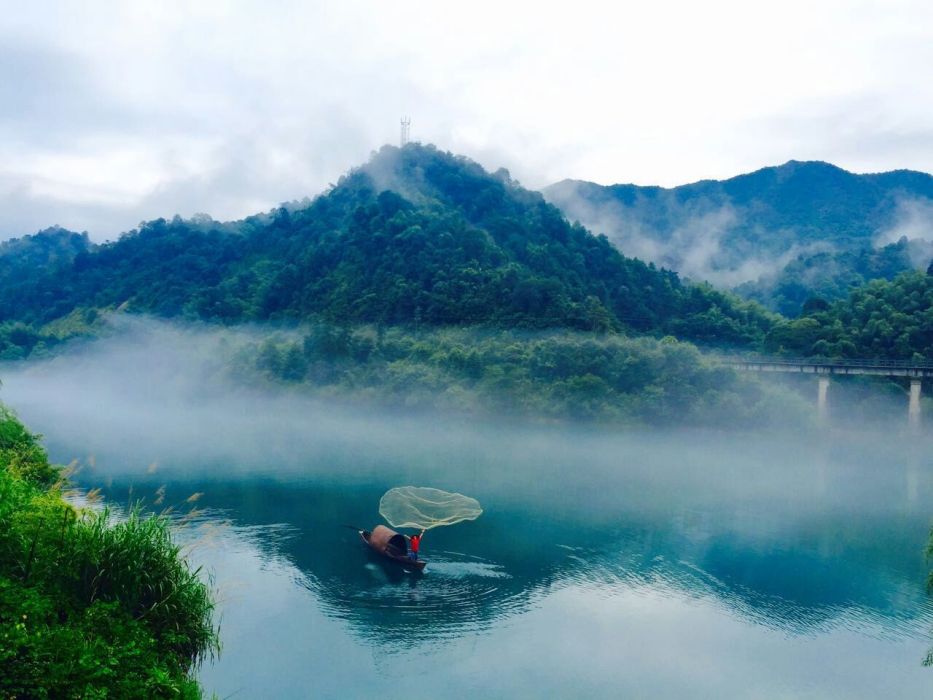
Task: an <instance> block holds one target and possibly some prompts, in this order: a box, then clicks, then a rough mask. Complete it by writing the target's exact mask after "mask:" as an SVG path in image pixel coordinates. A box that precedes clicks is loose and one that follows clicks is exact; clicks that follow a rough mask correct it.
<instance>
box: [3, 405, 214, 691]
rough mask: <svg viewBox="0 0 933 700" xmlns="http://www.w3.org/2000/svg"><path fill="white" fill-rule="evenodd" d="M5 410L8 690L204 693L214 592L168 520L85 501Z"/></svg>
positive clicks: (5, 671)
mask: <svg viewBox="0 0 933 700" xmlns="http://www.w3.org/2000/svg"><path fill="white" fill-rule="evenodd" d="M57 477H58V474H57V471H56V470H55V469H54V468H52V467H51V466H50V465H49V463H48V459H47V456H46V454H45V451H44V450H43V449H42V447H41V445H40V444H39V442H38V438H37V436H35V435H33V434H31V433H29V431H28V430H26V429H25V428H24V427H23V426H22V424H21V423H20V422H19V421H18V420H17V419H16V417H15V416H14V415H12V413H11V412H10V411H9V410H8V409H6V408H0V698H31V697H36V698H45V697H62V698H70V697H81V698H106V697H120V698H123V697H181V698H197V697H200V696H201V692H200V688H199V687H198V685H197V683H196V681H195V680H194V679H193V677H192V671H193V669H195V668H196V667H197V666H198V664H199V663H200V662H201V661H202V659H204V658H205V656H207V655H210V654H213V653H215V652H216V651H217V650H218V637H217V630H216V628H215V627H214V625H213V623H212V612H213V602H212V600H211V597H210V593H209V591H208V588H207V586H206V585H205V584H204V583H203V582H202V581H201V580H200V578H199V571H197V570H191V569H189V567H188V565H187V564H186V562H185V561H184V559H182V558H181V556H180V552H179V548H178V546H177V545H175V544H174V543H173V541H172V538H171V534H170V531H169V525H168V522H167V520H166V519H165V518H162V517H158V516H148V517H143V516H142V515H141V514H140V513H139V512H131V513H130V514H129V517H128V518H126V519H125V520H122V521H120V522H116V521H115V520H114V519H113V518H112V516H111V514H110V513H109V512H108V511H106V510H104V511H91V510H76V509H75V508H74V507H72V506H71V505H70V504H68V503H67V502H66V501H65V500H63V498H62V495H61V491H60V482H56V483H54V484H53V481H55V480H56V479H57Z"/></svg>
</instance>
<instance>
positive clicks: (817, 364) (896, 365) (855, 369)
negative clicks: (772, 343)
mask: <svg viewBox="0 0 933 700" xmlns="http://www.w3.org/2000/svg"><path fill="white" fill-rule="evenodd" d="M716 359H717V360H718V361H719V362H720V363H722V364H724V365H726V366H728V367H732V368H733V369H737V370H741V371H746V372H794V373H799V374H842V375H855V374H868V375H875V376H882V377H913V378H918V379H924V378H933V362H926V361H921V362H914V361H910V360H884V359H851V360H824V359H806V358H775V357H722V356H717V357H716Z"/></svg>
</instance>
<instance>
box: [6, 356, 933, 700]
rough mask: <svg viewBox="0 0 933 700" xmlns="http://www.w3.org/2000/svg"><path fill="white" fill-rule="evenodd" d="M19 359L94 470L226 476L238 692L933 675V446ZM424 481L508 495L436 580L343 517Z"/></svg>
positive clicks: (848, 685)
mask: <svg viewBox="0 0 933 700" xmlns="http://www.w3.org/2000/svg"><path fill="white" fill-rule="evenodd" d="M46 379H48V381H49V382H50V384H49V386H48V391H44V390H43V389H42V387H43V386H44V384H43V382H44V381H46ZM53 379H54V382H53V381H52V380H53ZM5 381H6V385H5V387H4V390H3V391H4V400H6V401H8V402H9V403H11V404H12V405H13V406H16V407H18V408H19V410H20V413H21V415H22V417H23V418H24V419H25V420H26V421H27V422H28V423H29V424H30V425H31V426H32V427H33V428H34V429H36V430H38V431H40V432H42V433H44V434H45V436H46V439H47V442H48V444H49V445H50V449H51V452H52V455H53V457H54V458H55V459H57V460H59V461H62V462H69V461H71V460H72V459H78V460H79V461H80V463H81V465H82V469H81V471H80V472H79V475H78V481H79V482H80V483H81V484H82V485H85V486H100V485H102V486H104V487H105V491H106V493H107V494H108V496H109V498H111V499H113V500H116V501H118V502H126V500H127V499H128V498H129V497H130V496H129V494H130V492H132V494H133V496H132V497H143V498H149V499H150V500H151V499H152V498H153V496H152V494H154V493H155V491H156V489H158V488H159V487H160V486H163V485H164V486H165V487H166V489H167V492H166V502H167V503H173V504H177V505H178V506H179V508H180V510H182V511H184V510H185V509H186V508H190V506H189V505H187V503H186V499H187V498H188V497H189V496H191V495H192V494H194V493H202V494H203V495H202V496H200V497H199V499H198V500H197V506H198V508H199V509H200V513H198V514H196V515H195V516H194V517H190V518H187V519H186V523H183V524H182V530H181V533H182V534H181V536H182V537H183V538H184V539H185V541H186V542H187V543H188V544H189V545H190V547H191V556H192V558H193V560H194V561H195V562H196V563H198V564H202V565H204V567H205V569H206V570H208V571H210V572H212V574H213V576H214V582H215V586H216V588H217V591H218V595H219V597H220V600H221V612H222V637H223V645H224V649H223V653H222V655H221V657H220V658H219V660H217V661H215V662H214V663H211V664H206V665H205V666H204V668H203V669H202V672H201V678H202V680H203V683H204V684H205V686H206V687H207V689H208V690H209V691H214V692H216V693H217V694H218V695H219V696H221V697H227V696H233V697H243V698H252V697H277V698H306V697H325V698H350V697H373V698H410V697H423V696H424V695H425V688H430V695H432V696H438V697H444V698H477V697H514V698H541V697H646V698H647V697H650V698H675V697H676V698H683V697H691V698H694V697H701V698H722V697H743V698H748V697H761V698H776V697H788V698H790V697H793V698H800V697H813V698H880V697H928V696H930V694H931V693H933V670H927V669H924V668H922V667H921V665H920V662H921V660H922V658H923V656H924V654H925V652H926V649H927V648H928V646H930V643H931V641H930V630H931V628H933V607H931V605H930V601H929V600H928V598H927V596H926V594H925V593H924V589H923V583H924V577H925V564H924V560H923V555H922V550H923V546H924V543H925V538H926V534H927V532H928V529H929V525H930V522H931V517H933V465H931V462H930V459H929V458H928V457H927V456H926V455H929V454H930V450H929V444H928V443H924V444H923V445H916V446H914V447H913V448H910V447H909V446H908V445H906V443H905V442H904V441H901V440H896V439H894V438H895V437H896V436H887V437H882V438H881V439H875V438H872V437H870V436H867V435H863V434H856V433H851V432H848V433H840V432H831V433H828V434H826V435H823V436H818V437H816V438H812V439H803V438H801V437H800V436H794V435H764V434H762V435H743V434H734V433H712V432H708V433H697V432H669V433H639V432H630V433H625V434H610V433H600V432H592V431H591V432H587V431H570V430H567V429H558V428H553V429H527V428H516V427H508V426H504V427H503V426H499V427H489V426H487V427H477V426H465V425H462V424H461V425H457V424H454V423H445V422H443V421H441V420H438V419H435V418H432V419H424V418H423V419H413V418H401V417H395V418H392V417H386V416H379V417H376V416H369V417H362V416H359V415H356V416H353V415H351V414H349V413H341V412H340V411H338V410H335V409H333V408H328V407H326V406H323V405H320V404H313V403H310V402H305V401H302V400H299V399H284V398H283V399H269V398H257V397H250V396H247V395H238V396H235V397H222V399H221V398H220V397H215V398H214V399H211V400H205V401H200V402H197V403H191V402H188V403H185V402H181V403H169V402H166V401H161V400H160V399H159V396H160V394H159V392H160V390H159V389H158V387H155V386H149V387H148V389H147V391H149V394H148V400H147V401H140V400H138V399H139V397H138V395H136V394H133V392H129V393H126V392H124V390H123V389H121V388H119V387H117V388H113V387H111V388H110V389H108V392H109V393H107V394H106V395H98V396H94V395H92V394H86V396H87V397H88V399H87V401H86V402H82V403H81V404H80V405H72V404H66V403H63V402H61V401H56V400H55V399H54V397H55V396H56V392H55V391H53V388H55V389H56V390H57V389H60V388H61V384H62V382H63V381H64V380H63V378H62V377H53V378H48V377H45V375H42V374H41V373H40V374H39V375H35V374H33V375H23V376H22V377H16V376H13V377H10V378H5ZM53 385H54V386H53ZM74 388H75V387H72V389H74ZM85 388H86V389H87V387H85ZM118 396H119V397H122V398H120V399H119V401H118V400H117V399H116V398H115V397H118ZM163 398H164V397H163ZM212 401H213V403H212ZM409 483H410V484H417V485H431V486H436V487H439V488H445V489H450V490H455V491H462V492H464V493H467V494H469V495H472V496H475V497H476V498H478V499H479V500H480V502H481V503H482V504H483V506H484V507H485V509H486V512H485V514H484V515H483V516H482V517H481V518H480V519H479V520H477V521H475V522H473V523H466V524H462V525H458V526H455V527H450V528H441V529H438V530H433V531H431V532H429V533H428V535H427V536H426V538H425V541H424V551H423V554H424V557H425V558H426V559H428V560H429V562H430V563H429V565H428V568H427V569H426V571H425V574H424V575H423V576H418V575H413V574H409V573H406V572H404V571H401V570H399V569H397V568H395V567H394V566H391V565H389V563H387V562H383V561H381V560H380V559H378V558H376V557H374V556H373V555H371V554H370V553H369V552H368V551H367V550H366V549H365V548H364V547H362V546H361V545H360V543H359V541H358V539H357V535H356V533H355V532H354V531H353V530H351V529H349V528H346V527H344V525H360V526H364V527H371V526H372V525H374V524H376V523H377V522H378V513H377V506H378V501H379V497H380V496H381V495H382V493H383V492H384V491H385V490H386V489H388V488H390V487H392V486H397V485H401V484H409Z"/></svg>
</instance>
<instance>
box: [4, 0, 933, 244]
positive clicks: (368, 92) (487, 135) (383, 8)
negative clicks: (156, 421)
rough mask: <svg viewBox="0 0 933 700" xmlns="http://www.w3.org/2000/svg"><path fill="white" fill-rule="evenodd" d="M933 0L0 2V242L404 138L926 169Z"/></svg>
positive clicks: (567, 172) (188, 210)
mask: <svg viewBox="0 0 933 700" xmlns="http://www.w3.org/2000/svg"><path fill="white" fill-rule="evenodd" d="M931 75H933V3H931V2H929V1H923V2H919V1H918V2H908V1H904V2H900V1H888V2H857V1H850V2H820V1H819V0H808V1H806V2H796V1H787V0H784V1H783V2H768V3H756V2H752V1H750V0H739V1H736V2H731V1H721V0H706V1H704V2H695V1H692V2H683V3H680V2H678V3H675V2H659V1H658V0H651V1H649V0H643V1H642V2H639V3H624V2H588V1H586V0H575V1H574V2H566V3H560V4H558V3H542V2H540V0H539V1H538V2H527V3H526V2H508V0H496V1H494V2H485V1H484V0H470V1H469V2H459V3H456V4H454V3H449V2H438V0H434V1H433V2H414V1H411V2H387V1H385V0H378V1H376V0H373V1H372V2H354V1H353V0H339V1H336V2H310V1H306V2H285V1H278V2H255V3H253V2H238V3H222V4H221V3H210V2H205V1H203V0H201V1H199V2H197V3H189V2H185V3H175V2H168V1H167V0H158V1H157V2H127V1H125V0H123V1H121V2H113V3H110V2H80V3H79V2H40V1H36V0H30V2H28V3H24V2H20V1H19V0H16V1H12V0H0V238H7V237H10V236H13V235H21V234H24V233H31V232H33V231H35V230H38V229H40V228H44V227H46V226H50V225H53V224H59V225H62V226H65V227H68V228H72V229H76V230H87V231H89V232H90V233H91V236H92V238H95V239H97V240H102V239H104V238H112V237H114V236H115V235H117V234H118V233H119V232H121V231H124V230H126V229H129V228H132V227H133V226H135V225H136V224H137V223H138V222H140V221H141V220H144V219H150V218H155V217H158V216H171V215H173V214H175V213H180V214H181V215H183V216H190V215H191V214H194V213H196V212H206V213H209V214H211V215H212V216H214V217H215V218H220V219H229V218H237V217H241V216H243V215H246V214H249V213H253V212H256V211H263V210H267V209H269V208H271V207H272V206H274V205H276V204H277V203H279V202H283V201H287V200H292V199H300V198H302V197H304V196H311V195H314V194H316V193H317V192H319V191H320V190H321V189H322V188H323V187H325V186H326V185H327V183H328V182H332V181H334V180H336V178H337V177H339V175H340V174H341V173H342V172H344V171H345V170H346V169H348V168H350V167H352V166H354V165H357V164H359V163H361V162H362V161H364V160H365V159H366V158H368V156H369V154H370V152H371V151H372V150H374V149H376V148H378V147H379V146H380V145H381V144H383V143H386V142H391V143H396V142H397V141H398V132H399V117H400V116H401V115H402V114H410V115H411V119H412V138H413V139H415V140H420V141H425V142H433V143H436V144H437V145H439V146H441V147H442V148H445V149H449V150H452V151H455V152H458V153H463V154H466V155H469V156H471V157H473V158H475V159H476V160H479V161H480V162H481V163H482V164H483V165H485V166H487V167H491V168H497V167H499V166H505V167H507V168H509V169H510V170H511V171H512V174H513V176H515V177H517V178H518V179H519V180H521V181H522V182H523V183H524V184H525V185H527V186H530V187H535V188H537V187H542V186H544V185H546V184H549V183H551V182H553V181H556V180H559V179H562V178H565V177H573V178H580V179H587V180H594V181H597V182H602V183H614V182H635V183H638V184H662V185H675V184H681V183H684V182H690V181H694V180H697V179H701V178H708V177H714V178H722V177H729V176H731V175H735V174H737V173H740V172H747V171H749V170H753V169H755V168H758V167H761V166H764V165H773V164H778V163H782V162H784V161H786V160H788V159H791V158H796V159H822V160H829V161H832V162H834V163H836V164H838V165H841V166H843V167H846V168H848V169H850V170H855V171H859V172H864V171H879V170H889V169H894V168H914V169H918V170H925V171H928V172H929V171H933V118H931V115H933V80H931Z"/></svg>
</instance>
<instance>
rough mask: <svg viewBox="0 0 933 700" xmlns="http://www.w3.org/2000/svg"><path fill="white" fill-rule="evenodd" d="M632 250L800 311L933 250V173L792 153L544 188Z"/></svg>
mask: <svg viewBox="0 0 933 700" xmlns="http://www.w3.org/2000/svg"><path fill="white" fill-rule="evenodd" d="M544 194H545V197H546V198H547V199H548V201H550V202H551V203H553V204H555V205H556V206H558V207H559V208H560V209H561V210H562V211H563V212H564V213H565V214H566V215H567V217H568V218H569V219H571V220H576V221H579V222H580V223H581V224H582V225H584V226H585V227H587V228H588V229H590V230H591V231H593V232H594V233H597V234H600V233H602V234H605V235H606V236H607V237H608V238H609V239H610V240H611V241H612V242H613V243H614V244H615V245H616V246H617V247H618V248H619V249H620V250H621V251H622V252H623V253H624V254H626V255H631V256H634V257H637V258H641V259H643V260H647V261H651V262H654V263H656V264H658V265H660V266H663V267H667V268H669V269H672V270H676V271H678V272H680V273H681V274H683V275H684V276H686V277H688V278H690V279H693V280H707V281H709V282H711V283H712V284H714V285H716V286H718V287H724V288H734V289H736V291H738V292H739V293H741V294H743V295H744V296H746V297H749V298H752V299H757V300H759V301H762V302H763V303H765V304H766V305H767V306H769V307H771V308H773V309H775V310H778V311H781V312H782V313H785V314H788V315H796V314H797V313H798V312H799V310H800V308H801V306H802V305H803V303H804V302H805V301H806V300H807V299H808V298H809V297H812V296H818V297H823V298H825V299H828V300H833V299H837V298H841V297H843V296H845V294H847V292H848V291H849V289H851V288H852V287H853V286H856V285H860V284H862V283H864V282H865V281H866V280H868V279H873V278H887V279H890V278H892V277H894V276H895V275H897V274H898V273H900V272H903V271H905V270H908V269H912V268H914V269H919V268H923V269H925V268H926V266H927V265H928V264H929V262H930V259H931V257H933V248H931V245H930V241H931V240H933V176H930V175H928V174H926V173H921V172H915V171H910V170H896V171H892V172H887V173H879V174H869V175H857V174H854V173H850V172H848V171H846V170H843V169H841V168H838V167H836V166H834V165H831V164H829V163H823V162H818V161H816V162H799V161H790V162H788V163H785V164H784V165H781V166H778V167H769V168H762V169H761V170H757V171H755V172H753V173H749V174H747V175H739V176H738V177H733V178H730V179H728V180H721V181H720V180H704V181H701V182H696V183H693V184H689V185H683V186H680V187H673V188H662V187H641V186H637V185H609V186H602V185H597V184H594V183H591V182H583V181H577V180H564V181H562V182H558V183H556V184H554V185H551V186H550V187H548V188H546V189H545V190H544Z"/></svg>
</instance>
